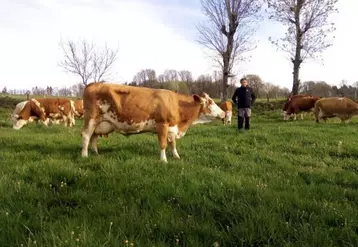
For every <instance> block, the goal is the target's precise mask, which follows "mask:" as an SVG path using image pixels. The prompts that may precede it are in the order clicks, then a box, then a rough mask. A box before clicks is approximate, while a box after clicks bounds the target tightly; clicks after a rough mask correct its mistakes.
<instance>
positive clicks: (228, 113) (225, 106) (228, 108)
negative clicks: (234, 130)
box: [219, 101, 232, 124]
mask: <svg viewBox="0 0 358 247" xmlns="http://www.w3.org/2000/svg"><path fill="white" fill-rule="evenodd" d="M219 107H220V108H221V109H222V110H223V111H224V112H225V117H224V118H223V119H222V122H223V124H227V123H229V124H231V118H232V103H231V102H230V101H224V102H221V103H220V105H219Z"/></svg>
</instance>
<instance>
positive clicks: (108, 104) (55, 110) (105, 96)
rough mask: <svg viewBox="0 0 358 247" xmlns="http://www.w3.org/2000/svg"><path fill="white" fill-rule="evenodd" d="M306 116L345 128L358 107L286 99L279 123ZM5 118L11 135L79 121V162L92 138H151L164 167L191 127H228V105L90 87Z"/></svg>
mask: <svg viewBox="0 0 358 247" xmlns="http://www.w3.org/2000/svg"><path fill="white" fill-rule="evenodd" d="M311 111H313V112H314V115H315V119H316V122H319V119H323V120H324V121H326V120H327V118H332V117H339V118H340V119H341V121H342V122H345V121H346V120H348V119H350V118H351V117H352V116H353V115H356V114H358V104H357V102H354V101H353V100H351V99H349V98H345V97H328V98H320V97H317V96H312V95H295V96H291V97H289V98H288V99H287V102H286V103H285V105H284V107H283V117H284V120H286V121H287V120H289V118H290V117H291V116H293V117H294V120H296V114H298V113H301V114H302V113H303V112H311ZM10 117H11V119H12V121H13V128H14V129H16V130H19V129H21V128H22V127H23V126H24V125H26V124H27V123H30V122H33V121H35V122H37V121H40V122H42V123H43V124H44V125H46V126H48V124H49V123H51V124H59V123H61V122H63V124H64V125H65V126H69V127H71V126H73V125H75V117H78V118H83V119H84V124H83V128H82V131H81V136H82V156H83V157H87V156H88V146H90V147H91V149H92V150H93V151H94V152H95V153H96V154H98V148H97V142H98V137H101V136H108V134H110V133H111V132H114V131H115V132H120V133H122V134H123V135H132V134H139V133H143V132H154V133H156V134H157V136H158V141H159V146H160V148H161V152H160V160H162V161H164V162H167V158H166V148H167V145H168V144H169V145H170V147H171V150H172V154H173V157H174V158H177V159H179V158H180V156H179V154H178V151H177V149H176V140H177V139H180V138H181V137H183V136H184V135H185V133H186V132H187V130H188V128H189V127H190V126H191V125H193V124H197V123H203V122H210V121H212V120H213V119H214V118H218V119H221V120H222V121H223V123H224V124H231V118H232V103H231V102H228V101H225V102H222V103H221V104H220V105H219V106H218V105H217V104H216V103H215V102H214V100H213V99H211V98H210V97H209V95H207V94H206V93H203V94H202V95H197V94H194V95H184V94H177V93H175V92H173V91H169V90H164V89H151V88H143V87H132V86H126V85H120V84H109V83H100V82H95V83H91V84H89V85H87V86H86V88H85V90H84V93H83V99H78V100H75V101H73V100H70V99H67V98H33V99H30V100H28V101H23V102H20V103H18V104H17V105H16V108H15V110H14V112H13V113H12V114H11V116H10ZM301 118H303V116H302V115H301Z"/></svg>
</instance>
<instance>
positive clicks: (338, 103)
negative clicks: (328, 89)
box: [314, 97, 358, 123]
mask: <svg viewBox="0 0 358 247" xmlns="http://www.w3.org/2000/svg"><path fill="white" fill-rule="evenodd" d="M314 114H315V118H316V122H317V123H319V119H323V120H324V121H325V122H326V121H327V118H333V117H338V118H340V119H341V121H342V123H345V121H346V120H349V119H351V118H352V117H353V116H354V115H358V104H357V103H356V102H354V101H353V100H351V99H349V98H346V97H329V98H323V99H320V100H318V101H317V102H316V104H315V108H314Z"/></svg>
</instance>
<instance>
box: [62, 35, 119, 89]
mask: <svg viewBox="0 0 358 247" xmlns="http://www.w3.org/2000/svg"><path fill="white" fill-rule="evenodd" d="M59 46H60V48H61V50H62V52H63V54H64V58H63V60H62V61H60V62H59V66H61V67H62V68H63V69H64V70H65V71H66V72H69V73H72V74H76V75H78V76H80V77H81V79H82V83H83V84H84V85H87V83H88V82H89V81H90V80H93V81H102V80H103V79H104V78H105V77H106V76H109V73H110V70H111V68H112V66H113V64H114V62H115V61H116V59H117V53H118V49H116V50H111V49H110V48H108V46H107V45H105V47H104V49H103V50H99V49H96V46H95V44H94V43H89V42H87V41H86V40H80V41H79V42H78V44H76V43H75V42H74V41H71V40H69V41H67V42H64V41H63V40H61V42H60V44H59Z"/></svg>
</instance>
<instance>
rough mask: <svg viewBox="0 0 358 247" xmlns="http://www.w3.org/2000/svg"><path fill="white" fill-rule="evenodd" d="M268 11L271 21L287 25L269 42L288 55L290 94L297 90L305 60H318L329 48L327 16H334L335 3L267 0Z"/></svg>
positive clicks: (331, 25)
mask: <svg viewBox="0 0 358 247" xmlns="http://www.w3.org/2000/svg"><path fill="white" fill-rule="evenodd" d="M266 2H267V3H268V7H269V9H270V11H269V13H270V19H272V20H274V21H276V22H279V23H281V24H283V25H285V26H287V32H286V33H285V35H284V37H283V38H280V39H279V40H275V41H274V40H272V39H271V38H270V41H271V43H272V44H274V45H275V46H276V47H277V48H278V49H279V50H282V51H284V52H286V53H288V54H289V55H290V57H289V58H290V60H291V61H292V63H293V67H294V69H293V74H294V78H293V88H292V90H293V93H294V94H296V93H297V92H298V88H299V69H300V65H301V64H302V62H304V61H305V60H306V59H307V58H312V59H315V58H318V57H319V56H320V55H321V54H322V52H323V51H324V50H326V49H327V48H328V47H330V46H331V45H332V42H331V41H332V40H331V39H330V38H329V37H328V35H329V34H330V33H332V32H333V31H334V30H335V28H334V23H329V22H328V17H329V15H330V14H332V13H336V12H337V9H336V8H335V7H334V6H335V4H336V3H337V2H338V0H266Z"/></svg>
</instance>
